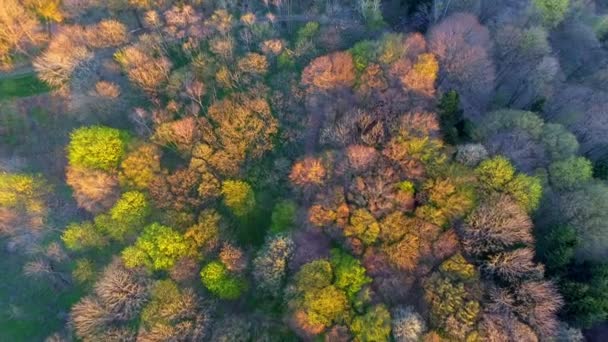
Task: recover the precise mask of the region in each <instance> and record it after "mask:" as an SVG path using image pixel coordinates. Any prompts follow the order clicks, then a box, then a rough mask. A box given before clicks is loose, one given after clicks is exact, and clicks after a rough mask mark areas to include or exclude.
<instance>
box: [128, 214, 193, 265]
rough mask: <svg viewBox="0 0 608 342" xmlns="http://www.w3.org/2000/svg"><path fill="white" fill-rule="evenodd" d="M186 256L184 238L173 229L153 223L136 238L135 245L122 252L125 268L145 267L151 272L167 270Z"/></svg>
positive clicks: (186, 247) (186, 245)
mask: <svg viewBox="0 0 608 342" xmlns="http://www.w3.org/2000/svg"><path fill="white" fill-rule="evenodd" d="M187 254H188V244H187V243H186V240H185V238H184V237H183V236H182V235H181V234H179V233H178V232H176V231H175V230H173V228H170V227H167V226H163V225H161V224H158V223H153V224H151V225H149V226H147V227H146V228H145V229H144V231H143V233H142V234H141V235H140V236H139V238H137V241H136V242H135V245H133V246H131V247H127V248H126V249H125V250H124V251H123V252H122V259H123V261H124V263H125V266H127V267H129V268H133V267H137V266H146V267H148V268H149V269H152V270H168V269H170V268H171V267H173V265H174V264H175V262H176V261H177V260H178V259H180V258H181V257H183V256H186V255H187Z"/></svg>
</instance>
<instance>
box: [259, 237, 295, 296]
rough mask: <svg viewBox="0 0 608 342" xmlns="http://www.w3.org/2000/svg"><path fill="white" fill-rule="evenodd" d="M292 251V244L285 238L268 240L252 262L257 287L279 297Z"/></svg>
mask: <svg viewBox="0 0 608 342" xmlns="http://www.w3.org/2000/svg"><path fill="white" fill-rule="evenodd" d="M294 250H295V246H294V242H293V240H292V239H291V238H289V237H287V236H282V235H275V236H273V237H271V238H269V239H268V240H267V241H266V243H265V244H264V246H263V247H262V249H260V251H258V254H257V257H256V258H255V259H254V260H253V277H254V279H255V280H256V282H257V286H259V287H260V288H261V289H263V290H264V291H266V292H267V293H268V294H270V295H271V296H275V297H276V296H279V295H280V294H281V292H282V288H283V285H284V284H283V283H284V281H285V277H286V273H287V266H288V263H289V261H290V259H291V257H292V255H293V253H294Z"/></svg>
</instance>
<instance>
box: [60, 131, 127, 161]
mask: <svg viewBox="0 0 608 342" xmlns="http://www.w3.org/2000/svg"><path fill="white" fill-rule="evenodd" d="M127 139H128V138H127V135H126V134H125V133H124V132H121V131H119V130H117V129H114V128H110V127H103V126H90V127H82V128H78V129H76V130H74V131H73V132H72V133H71V134H70V144H69V145H68V160H69V162H70V165H71V166H80V167H86V168H93V169H100V170H105V171H109V170H113V169H116V168H117V167H118V163H119V162H120V160H121V158H122V157H123V155H124V154H125V149H126V144H127Z"/></svg>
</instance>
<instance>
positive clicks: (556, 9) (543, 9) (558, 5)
mask: <svg viewBox="0 0 608 342" xmlns="http://www.w3.org/2000/svg"><path fill="white" fill-rule="evenodd" d="M532 2H533V3H534V6H535V7H536V9H537V10H538V11H539V12H540V16H541V18H542V19H543V21H544V22H545V24H547V25H548V26H550V27H555V26H557V25H559V23H561V22H562V20H564V17H565V16H566V13H567V12H568V9H569V8H570V0H533V1H532Z"/></svg>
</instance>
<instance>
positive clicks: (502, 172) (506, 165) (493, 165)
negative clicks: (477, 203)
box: [476, 156, 515, 190]
mask: <svg viewBox="0 0 608 342" xmlns="http://www.w3.org/2000/svg"><path fill="white" fill-rule="evenodd" d="M476 172H477V175H478V178H479V180H480V181H481V183H482V184H483V185H485V186H487V187H489V188H492V189H495V190H501V189H503V188H504V187H505V186H506V185H507V183H509V182H510V181H511V180H512V179H513V177H514V176H515V168H514V167H513V165H511V162H510V161H509V160H508V159H507V158H505V157H502V156H497V157H494V158H492V159H488V160H484V161H483V162H481V164H479V166H478V167H477V169H476Z"/></svg>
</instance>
